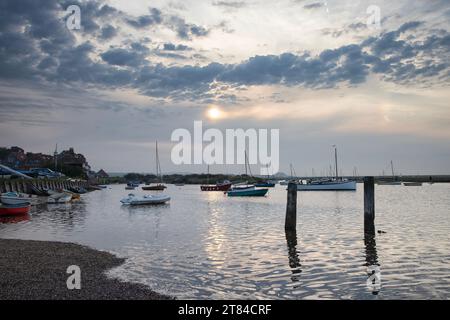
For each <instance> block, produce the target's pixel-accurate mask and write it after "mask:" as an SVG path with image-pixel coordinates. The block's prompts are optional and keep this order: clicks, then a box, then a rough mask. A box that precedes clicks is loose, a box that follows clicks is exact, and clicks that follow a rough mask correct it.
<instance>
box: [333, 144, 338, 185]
mask: <svg viewBox="0 0 450 320" xmlns="http://www.w3.org/2000/svg"><path fill="white" fill-rule="evenodd" d="M333 147H334V163H335V166H336V180H338V179H339V171H338V161H337V147H336V145H334V146H333Z"/></svg>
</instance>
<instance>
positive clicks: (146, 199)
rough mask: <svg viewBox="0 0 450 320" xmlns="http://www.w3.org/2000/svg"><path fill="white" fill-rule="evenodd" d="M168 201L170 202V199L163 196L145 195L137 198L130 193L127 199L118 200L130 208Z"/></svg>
mask: <svg viewBox="0 0 450 320" xmlns="http://www.w3.org/2000/svg"><path fill="white" fill-rule="evenodd" d="M168 201H170V197H169V196H168V195H165V194H147V195H144V196H137V195H135V194H133V193H130V194H129V195H128V197H126V198H123V199H122V200H120V202H121V203H122V204H124V205H131V206H137V205H155V204H164V203H166V202H168Z"/></svg>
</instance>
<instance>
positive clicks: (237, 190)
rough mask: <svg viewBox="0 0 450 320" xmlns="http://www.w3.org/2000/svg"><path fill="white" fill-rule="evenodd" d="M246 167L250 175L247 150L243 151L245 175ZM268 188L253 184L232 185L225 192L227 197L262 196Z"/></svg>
mask: <svg viewBox="0 0 450 320" xmlns="http://www.w3.org/2000/svg"><path fill="white" fill-rule="evenodd" d="M247 167H248V169H249V171H250V176H252V172H251V170H250V165H249V164H248V160H247V151H245V175H246V176H247ZM268 191H269V189H268V188H257V187H256V186H255V185H242V184H238V185H234V186H233V187H232V188H231V189H230V190H229V191H227V192H226V194H227V195H228V196H229V197H264V196H265V195H266V194H267V192H268Z"/></svg>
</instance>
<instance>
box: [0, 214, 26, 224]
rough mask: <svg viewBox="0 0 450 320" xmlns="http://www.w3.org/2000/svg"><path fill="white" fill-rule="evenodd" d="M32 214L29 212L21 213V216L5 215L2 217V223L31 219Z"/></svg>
mask: <svg viewBox="0 0 450 320" xmlns="http://www.w3.org/2000/svg"><path fill="white" fill-rule="evenodd" d="M29 220H30V216H29V215H28V214H25V215H20V216H4V217H0V223H4V224H8V223H19V222H24V221H29Z"/></svg>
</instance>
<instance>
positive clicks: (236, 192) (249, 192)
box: [227, 185, 269, 197]
mask: <svg viewBox="0 0 450 320" xmlns="http://www.w3.org/2000/svg"><path fill="white" fill-rule="evenodd" d="M268 191H269V189H267V188H264V189H258V188H256V186H254V185H251V186H246V187H235V188H232V189H231V190H229V191H228V192H227V195H228V196H229V197H264V196H265V195H266V194H267V192H268Z"/></svg>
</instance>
